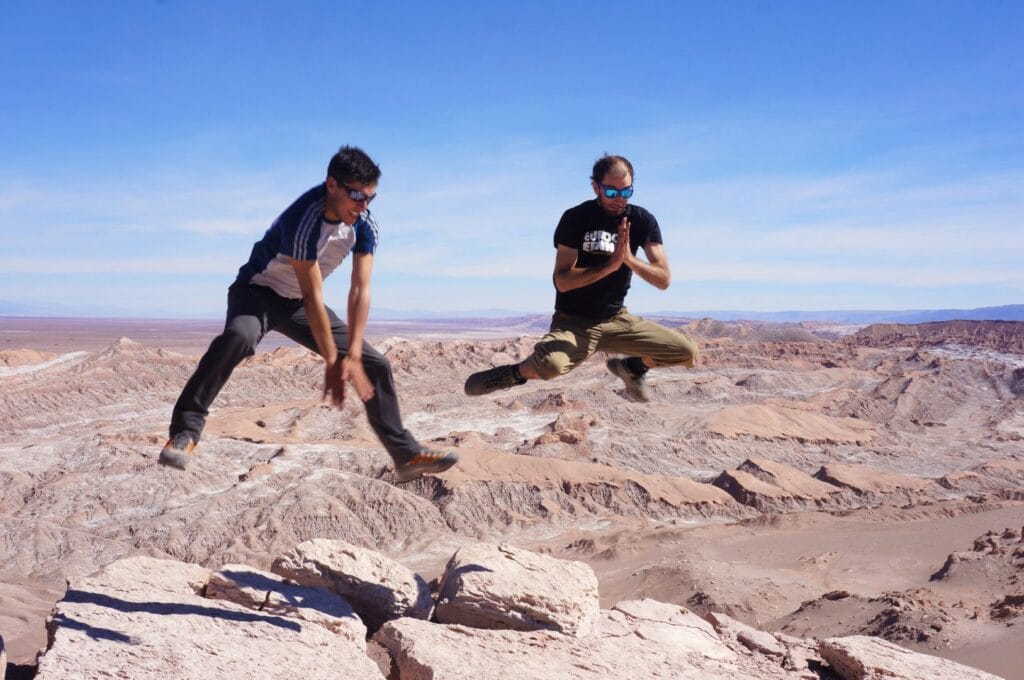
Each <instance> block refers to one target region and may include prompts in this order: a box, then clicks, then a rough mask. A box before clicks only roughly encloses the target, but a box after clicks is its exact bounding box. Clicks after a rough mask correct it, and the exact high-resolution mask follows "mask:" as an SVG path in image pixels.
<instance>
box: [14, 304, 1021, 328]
mask: <svg viewBox="0 0 1024 680" xmlns="http://www.w3.org/2000/svg"><path fill="white" fill-rule="evenodd" d="M637 311H638V313H640V314H644V315H645V316H651V317H671V318H683V319H703V318H710V319H716V320H718V321H740V320H742V321H771V322H776V323H796V322H800V321H820V322H832V323H840V324H856V325H866V324H872V323H926V322H928V321H952V320H954V319H963V320H967V321H1024V304H1021V305H1002V306H999V307H978V308H975V309H912V310H902V311H893V310H877V309H874V310H873V309H858V310H849V309H847V310H822V311H797V310H793V311H781V312H754V311H742V310H720V309H709V310H696V311H679V310H657V311H647V310H637ZM549 313H550V312H548V311H536V312H523V311H515V310H510V309H479V310H470V311H440V312H438V311H430V310H418V309H387V308H375V309H373V310H372V312H371V318H372V319H374V320H377V321H396V320H417V321H427V320H442V319H504V318H516V319H522V318H523V317H526V316H533V315H547V314H549ZM222 315H223V311H221V310H218V311H217V312H216V314H211V315H210V316H207V317H204V318H221V317H222ZM4 316H37V317H87V318H88V317H93V318H137V315H135V314H133V313H130V312H126V311H125V310H123V309H117V308H114V307H104V308H99V307H94V308H89V309H80V308H75V307H70V306H67V305H25V304H18V303H13V302H6V301H3V300H0V317H4ZM150 316H153V317H162V318H178V317H180V316H181V315H180V314H159V313H156V314H152V315H150Z"/></svg>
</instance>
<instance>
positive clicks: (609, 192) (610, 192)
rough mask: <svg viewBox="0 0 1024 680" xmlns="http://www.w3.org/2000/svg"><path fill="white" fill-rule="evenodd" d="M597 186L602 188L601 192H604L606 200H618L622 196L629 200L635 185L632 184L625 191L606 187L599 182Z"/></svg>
mask: <svg viewBox="0 0 1024 680" xmlns="http://www.w3.org/2000/svg"><path fill="white" fill-rule="evenodd" d="M594 181H595V182H597V180H594ZM597 186H599V187H601V191H603V192H604V197H605V198H618V197H619V196H622V197H623V198H629V197H630V196H632V195H633V185H632V184H630V185H629V186H628V187H626V188H625V189H616V188H615V187H606V186H605V185H603V184H601V183H600V182H597Z"/></svg>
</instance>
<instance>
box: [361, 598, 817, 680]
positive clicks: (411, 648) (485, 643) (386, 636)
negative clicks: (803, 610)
mask: <svg viewBox="0 0 1024 680" xmlns="http://www.w3.org/2000/svg"><path fill="white" fill-rule="evenodd" d="M620 607H621V609H620ZM627 612H628V613H627ZM638 616H639V618H638ZM374 641H376V642H379V643H380V644H382V645H384V646H385V647H387V648H388V650H389V651H390V652H391V654H392V656H393V657H394V659H395V663H396V665H397V667H398V669H399V674H400V676H401V678H402V680H428V679H431V680H432V679H435V678H444V679H445V680H480V679H481V678H504V677H516V678H530V679H531V680H549V679H550V680H555V679H558V680H565V679H566V678H578V679H581V680H591V679H593V680H597V679H599V678H600V679H602V680H604V679H607V678H630V680H635V679H642V678H676V679H680V680H737V679H738V678H743V677H759V678H761V679H762V680H763V679H764V678H790V677H792V678H796V677H799V676H797V675H789V674H786V672H785V671H783V670H782V669H778V672H777V673H774V674H772V671H768V672H767V673H766V674H760V675H757V676H754V675H749V672H748V671H749V669H753V668H754V667H755V666H756V665H757V664H758V663H760V662H759V661H758V660H756V659H751V658H742V659H741V658H739V657H738V655H736V654H735V653H734V652H732V651H731V650H730V649H729V648H728V647H726V646H725V644H723V643H722V642H721V640H719V639H718V637H717V636H716V635H715V632H714V629H712V627H711V626H710V625H709V624H708V623H707V622H706V621H704V620H703V619H701V618H700V617H698V616H696V615H695V614H693V613H691V612H689V611H688V610H686V609H684V608H682V607H678V606H676V605H666V604H663V603H660V602H654V601H653V600H644V601H639V602H623V603H620V604H619V605H616V607H615V608H614V609H612V610H605V611H602V612H600V616H599V618H598V620H597V621H596V622H595V624H594V627H593V632H592V634H591V635H589V636H587V637H584V638H578V637H574V636H571V635H564V634H561V633H555V632H552V631H528V632H523V631H511V630H483V629H478V628H470V627H467V626H461V625H440V624H431V623H426V622H423V621H415V620H412V619H399V620H397V621H392V622H390V623H388V624H386V625H385V626H384V627H382V628H381V629H380V631H379V632H378V633H377V635H376V636H375V637H374ZM773 667H774V668H776V669H777V668H778V663H777V661H776V662H773V663H769V664H765V665H763V668H764V669H771V668H773ZM745 673H747V675H745Z"/></svg>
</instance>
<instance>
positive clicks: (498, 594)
mask: <svg viewBox="0 0 1024 680" xmlns="http://www.w3.org/2000/svg"><path fill="white" fill-rule="evenodd" d="M599 609H600V607H599V604H598V592H597V577H596V576H595V575H594V570H593V569H591V568H590V566H589V565H587V564H584V563H583V562H575V561H570V560H560V559H556V558H554V557H549V556H547V555H540V554H538V553H534V552H529V551H527V550H522V549H520V548H516V547H513V546H509V545H493V544H489V543H479V544H474V545H470V546H466V547H463V548H461V549H460V550H459V551H458V552H457V553H455V555H453V556H452V558H451V560H449V562H448V566H447V568H446V569H445V572H444V575H443V576H442V577H441V584H440V587H439V592H438V602H437V609H436V613H435V618H436V619H437V620H438V621H439V622H441V623H453V624H462V625H464V626H471V627H473V628H505V629H508V630H550V631H557V632H560V633H567V634H569V635H576V636H580V637H582V636H584V635H587V634H588V633H590V630H591V628H592V627H593V625H594V622H595V621H596V620H597V616H598V613H599Z"/></svg>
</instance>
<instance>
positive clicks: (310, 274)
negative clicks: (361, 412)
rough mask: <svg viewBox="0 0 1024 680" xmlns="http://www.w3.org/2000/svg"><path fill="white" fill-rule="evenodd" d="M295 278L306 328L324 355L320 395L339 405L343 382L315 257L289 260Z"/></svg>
mask: <svg viewBox="0 0 1024 680" xmlns="http://www.w3.org/2000/svg"><path fill="white" fill-rule="evenodd" d="M292 268H293V269H294V270H295V277H296V278H297V279H298V280H299V290H301V291H302V306H303V308H304V309H305V310H306V318H307V319H308V320H309V329H310V330H311V331H312V333H313V339H314V340H316V347H317V350H318V351H319V352H320V356H322V357H323V358H324V396H326V397H327V398H328V399H330V401H331V403H332V404H334V405H335V406H337V407H338V408H341V406H342V405H343V404H344V403H345V382H344V380H342V377H341V370H340V369H341V367H340V366H339V365H338V347H337V345H335V344H334V334H333V333H331V321H330V319H328V318H327V308H326V306H325V305H324V279H323V275H322V274H321V272H320V265H319V264H318V263H317V261H316V260H295V259H293V260H292Z"/></svg>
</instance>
